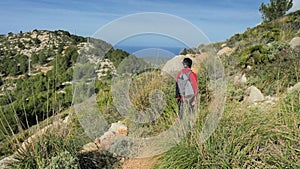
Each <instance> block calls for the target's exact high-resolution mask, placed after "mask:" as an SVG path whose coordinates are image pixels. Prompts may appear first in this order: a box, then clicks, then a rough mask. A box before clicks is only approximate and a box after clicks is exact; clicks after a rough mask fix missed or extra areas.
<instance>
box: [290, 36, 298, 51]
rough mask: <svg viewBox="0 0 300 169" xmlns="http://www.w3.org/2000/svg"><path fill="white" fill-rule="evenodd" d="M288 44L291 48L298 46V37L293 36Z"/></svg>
mask: <svg viewBox="0 0 300 169" xmlns="http://www.w3.org/2000/svg"><path fill="white" fill-rule="evenodd" d="M289 44H290V46H291V48H292V49H296V48H297V47H300V37H294V38H293V39H292V40H291V41H290V43H289Z"/></svg>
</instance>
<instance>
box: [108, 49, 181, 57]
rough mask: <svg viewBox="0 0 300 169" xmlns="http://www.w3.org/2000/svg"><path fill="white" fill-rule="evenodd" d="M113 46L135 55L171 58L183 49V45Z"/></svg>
mask: <svg viewBox="0 0 300 169" xmlns="http://www.w3.org/2000/svg"><path fill="white" fill-rule="evenodd" d="M114 48H117V49H121V50H124V51H126V52H128V53H130V54H132V55H135V56H137V57H148V56H155V57H158V56H164V57H169V58H173V57H174V56H176V55H179V53H180V52H181V51H182V50H183V49H184V47H166V46H164V47H153V46H115V47H114Z"/></svg>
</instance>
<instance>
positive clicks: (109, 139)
mask: <svg viewBox="0 0 300 169" xmlns="http://www.w3.org/2000/svg"><path fill="white" fill-rule="evenodd" d="M127 134H128V128H127V126H125V125H124V124H122V123H121V122H118V123H112V124H111V127H110V128H109V129H108V131H107V132H105V133H104V134H103V135H102V136H101V137H99V138H96V139H95V140H94V142H93V143H88V144H86V145H84V146H83V150H82V152H91V151H101V150H108V149H109V148H110V145H111V143H113V140H114V139H115V138H116V137H118V136H126V135H127Z"/></svg>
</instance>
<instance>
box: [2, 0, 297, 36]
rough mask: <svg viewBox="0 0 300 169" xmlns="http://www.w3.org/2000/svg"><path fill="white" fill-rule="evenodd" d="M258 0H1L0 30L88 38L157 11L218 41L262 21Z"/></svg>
mask: <svg viewBox="0 0 300 169" xmlns="http://www.w3.org/2000/svg"><path fill="white" fill-rule="evenodd" d="M299 1H300V0H294V7H293V9H292V10H295V9H299V6H300V3H299ZM262 2H264V3H268V2H269V0H186V1H178V0H86V1H83V0H52V1H51V0H2V1H0V22H1V27H0V34H7V33H8V32H13V33H18V32H20V31H23V32H27V31H31V30H33V29H43V30H58V29H62V30H67V31H69V32H70V33H72V34H77V35H80V36H85V37H87V36H92V35H93V34H94V33H95V32H96V31H97V30H99V29H100V28H102V27H104V26H105V25H107V24H109V23H110V22H112V21H114V20H116V19H119V18H121V17H124V16H127V15H131V14H135V13H141V12H161V13H168V14H171V15H175V16H178V17H180V18H183V19H185V20H187V21H188V22H190V23H191V24H193V25H195V26H196V27H197V28H199V29H200V30H202V32H203V33H204V34H205V35H207V37H208V38H209V40H210V41H212V42H218V41H223V40H226V39H228V38H229V37H231V36H232V35H234V34H236V33H242V32H244V31H245V30H246V29H247V28H251V27H254V26H255V25H257V24H258V23H259V22H261V21H262V19H261V14H260V13H259V11H258V9H259V6H260V4H261V3H262Z"/></svg>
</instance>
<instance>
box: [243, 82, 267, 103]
mask: <svg viewBox="0 0 300 169" xmlns="http://www.w3.org/2000/svg"><path fill="white" fill-rule="evenodd" d="M247 93H248V94H249V95H248V96H247V97H245V101H246V102H247V103H249V104H254V103H256V102H261V101H264V99H265V97H264V95H263V94H262V93H261V91H260V90H259V89H258V88H257V87H255V86H250V87H249V88H248V89H247Z"/></svg>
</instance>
